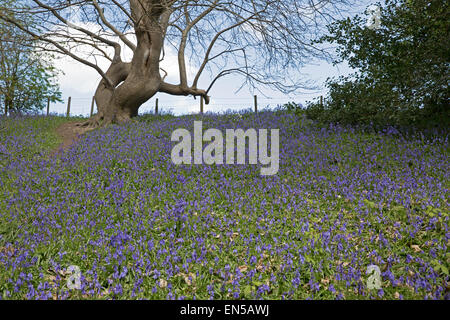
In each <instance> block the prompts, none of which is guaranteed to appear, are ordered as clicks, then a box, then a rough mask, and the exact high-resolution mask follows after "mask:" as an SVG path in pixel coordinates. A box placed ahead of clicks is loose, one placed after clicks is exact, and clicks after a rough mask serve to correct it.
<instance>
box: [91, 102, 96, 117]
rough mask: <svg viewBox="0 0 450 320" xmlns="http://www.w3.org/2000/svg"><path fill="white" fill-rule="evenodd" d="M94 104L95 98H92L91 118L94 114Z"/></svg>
mask: <svg viewBox="0 0 450 320" xmlns="http://www.w3.org/2000/svg"><path fill="white" fill-rule="evenodd" d="M94 104H95V97H92V103H91V117H92V115H93V114H94Z"/></svg>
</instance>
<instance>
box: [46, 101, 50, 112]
mask: <svg viewBox="0 0 450 320" xmlns="http://www.w3.org/2000/svg"><path fill="white" fill-rule="evenodd" d="M49 114H50V98H47V116H48V115H49Z"/></svg>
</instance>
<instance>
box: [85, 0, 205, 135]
mask: <svg viewBox="0 0 450 320" xmlns="http://www.w3.org/2000/svg"><path fill="white" fill-rule="evenodd" d="M158 3H159V1H146V2H142V1H140V0H130V8H131V14H132V16H133V17H134V20H135V21H137V22H136V23H135V25H134V30H135V35H136V39H137V44H136V47H135V48H134V52H133V59H132V60H131V62H130V63H125V62H123V61H122V60H121V58H120V54H121V48H120V46H116V47H115V54H114V58H113V61H112V62H111V65H110V67H109V69H108V70H107V72H106V77H104V78H103V79H102V80H101V81H100V83H99V85H98V87H97V90H96V92H95V102H96V103H97V110H98V113H97V114H96V115H94V116H93V117H91V118H90V119H89V120H88V121H87V122H85V123H83V124H81V125H82V126H87V127H92V128H95V127H98V126H105V125H108V124H110V123H124V122H127V121H129V120H130V119H131V118H133V117H135V116H137V115H138V110H139V107H140V106H141V105H142V104H144V103H145V102H146V101H148V100H149V99H150V98H151V97H153V96H154V95H155V94H156V93H157V92H165V93H169V94H173V95H183V96H187V95H194V96H203V97H204V98H205V101H206V104H208V103H209V97H208V96H207V94H206V92H205V91H204V90H199V89H197V88H189V87H187V85H186V84H183V83H181V84H179V85H172V84H167V83H165V82H164V79H162V78H161V75H160V66H159V64H160V57H161V52H162V48H163V44H164V35H165V32H166V30H167V25H168V20H169V17H170V14H171V11H169V10H166V9H165V8H164V7H163V6H161V5H160V4H158Z"/></svg>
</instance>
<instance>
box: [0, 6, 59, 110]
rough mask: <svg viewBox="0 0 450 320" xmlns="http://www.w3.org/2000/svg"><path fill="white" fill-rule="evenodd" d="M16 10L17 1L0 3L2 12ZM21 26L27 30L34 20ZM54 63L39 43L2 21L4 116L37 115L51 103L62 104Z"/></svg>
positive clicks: (0, 58)
mask: <svg viewBox="0 0 450 320" xmlns="http://www.w3.org/2000/svg"><path fill="white" fill-rule="evenodd" d="M13 6H14V1H9V0H7V1H5V0H1V1H0V10H1V9H2V8H6V7H8V8H12V7H13ZM4 12H7V11H4ZM8 12H11V11H8ZM11 18H14V17H11ZM17 22H18V23H21V24H22V25H24V26H26V25H29V24H32V23H33V20H32V17H31V16H28V17H27V19H21V20H20V21H17ZM52 62H53V56H52V55H51V54H49V53H46V52H44V51H41V50H38V49H37V40H36V39H33V38H32V37H30V36H29V35H27V34H26V33H24V32H22V31H21V30H20V29H18V28H15V27H14V26H12V25H11V24H8V23H5V22H4V21H3V20H0V108H1V112H2V113H3V114H17V113H29V112H37V111H40V110H42V109H43V108H44V107H46V105H47V101H48V99H50V101H51V102H56V101H62V100H61V92H60V90H59V85H58V82H57V75H58V71H57V70H56V69H55V68H54V66H53V64H52Z"/></svg>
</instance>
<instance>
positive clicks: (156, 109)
mask: <svg viewBox="0 0 450 320" xmlns="http://www.w3.org/2000/svg"><path fill="white" fill-rule="evenodd" d="M158 103H159V100H158V98H156V102H155V115H158Z"/></svg>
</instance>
